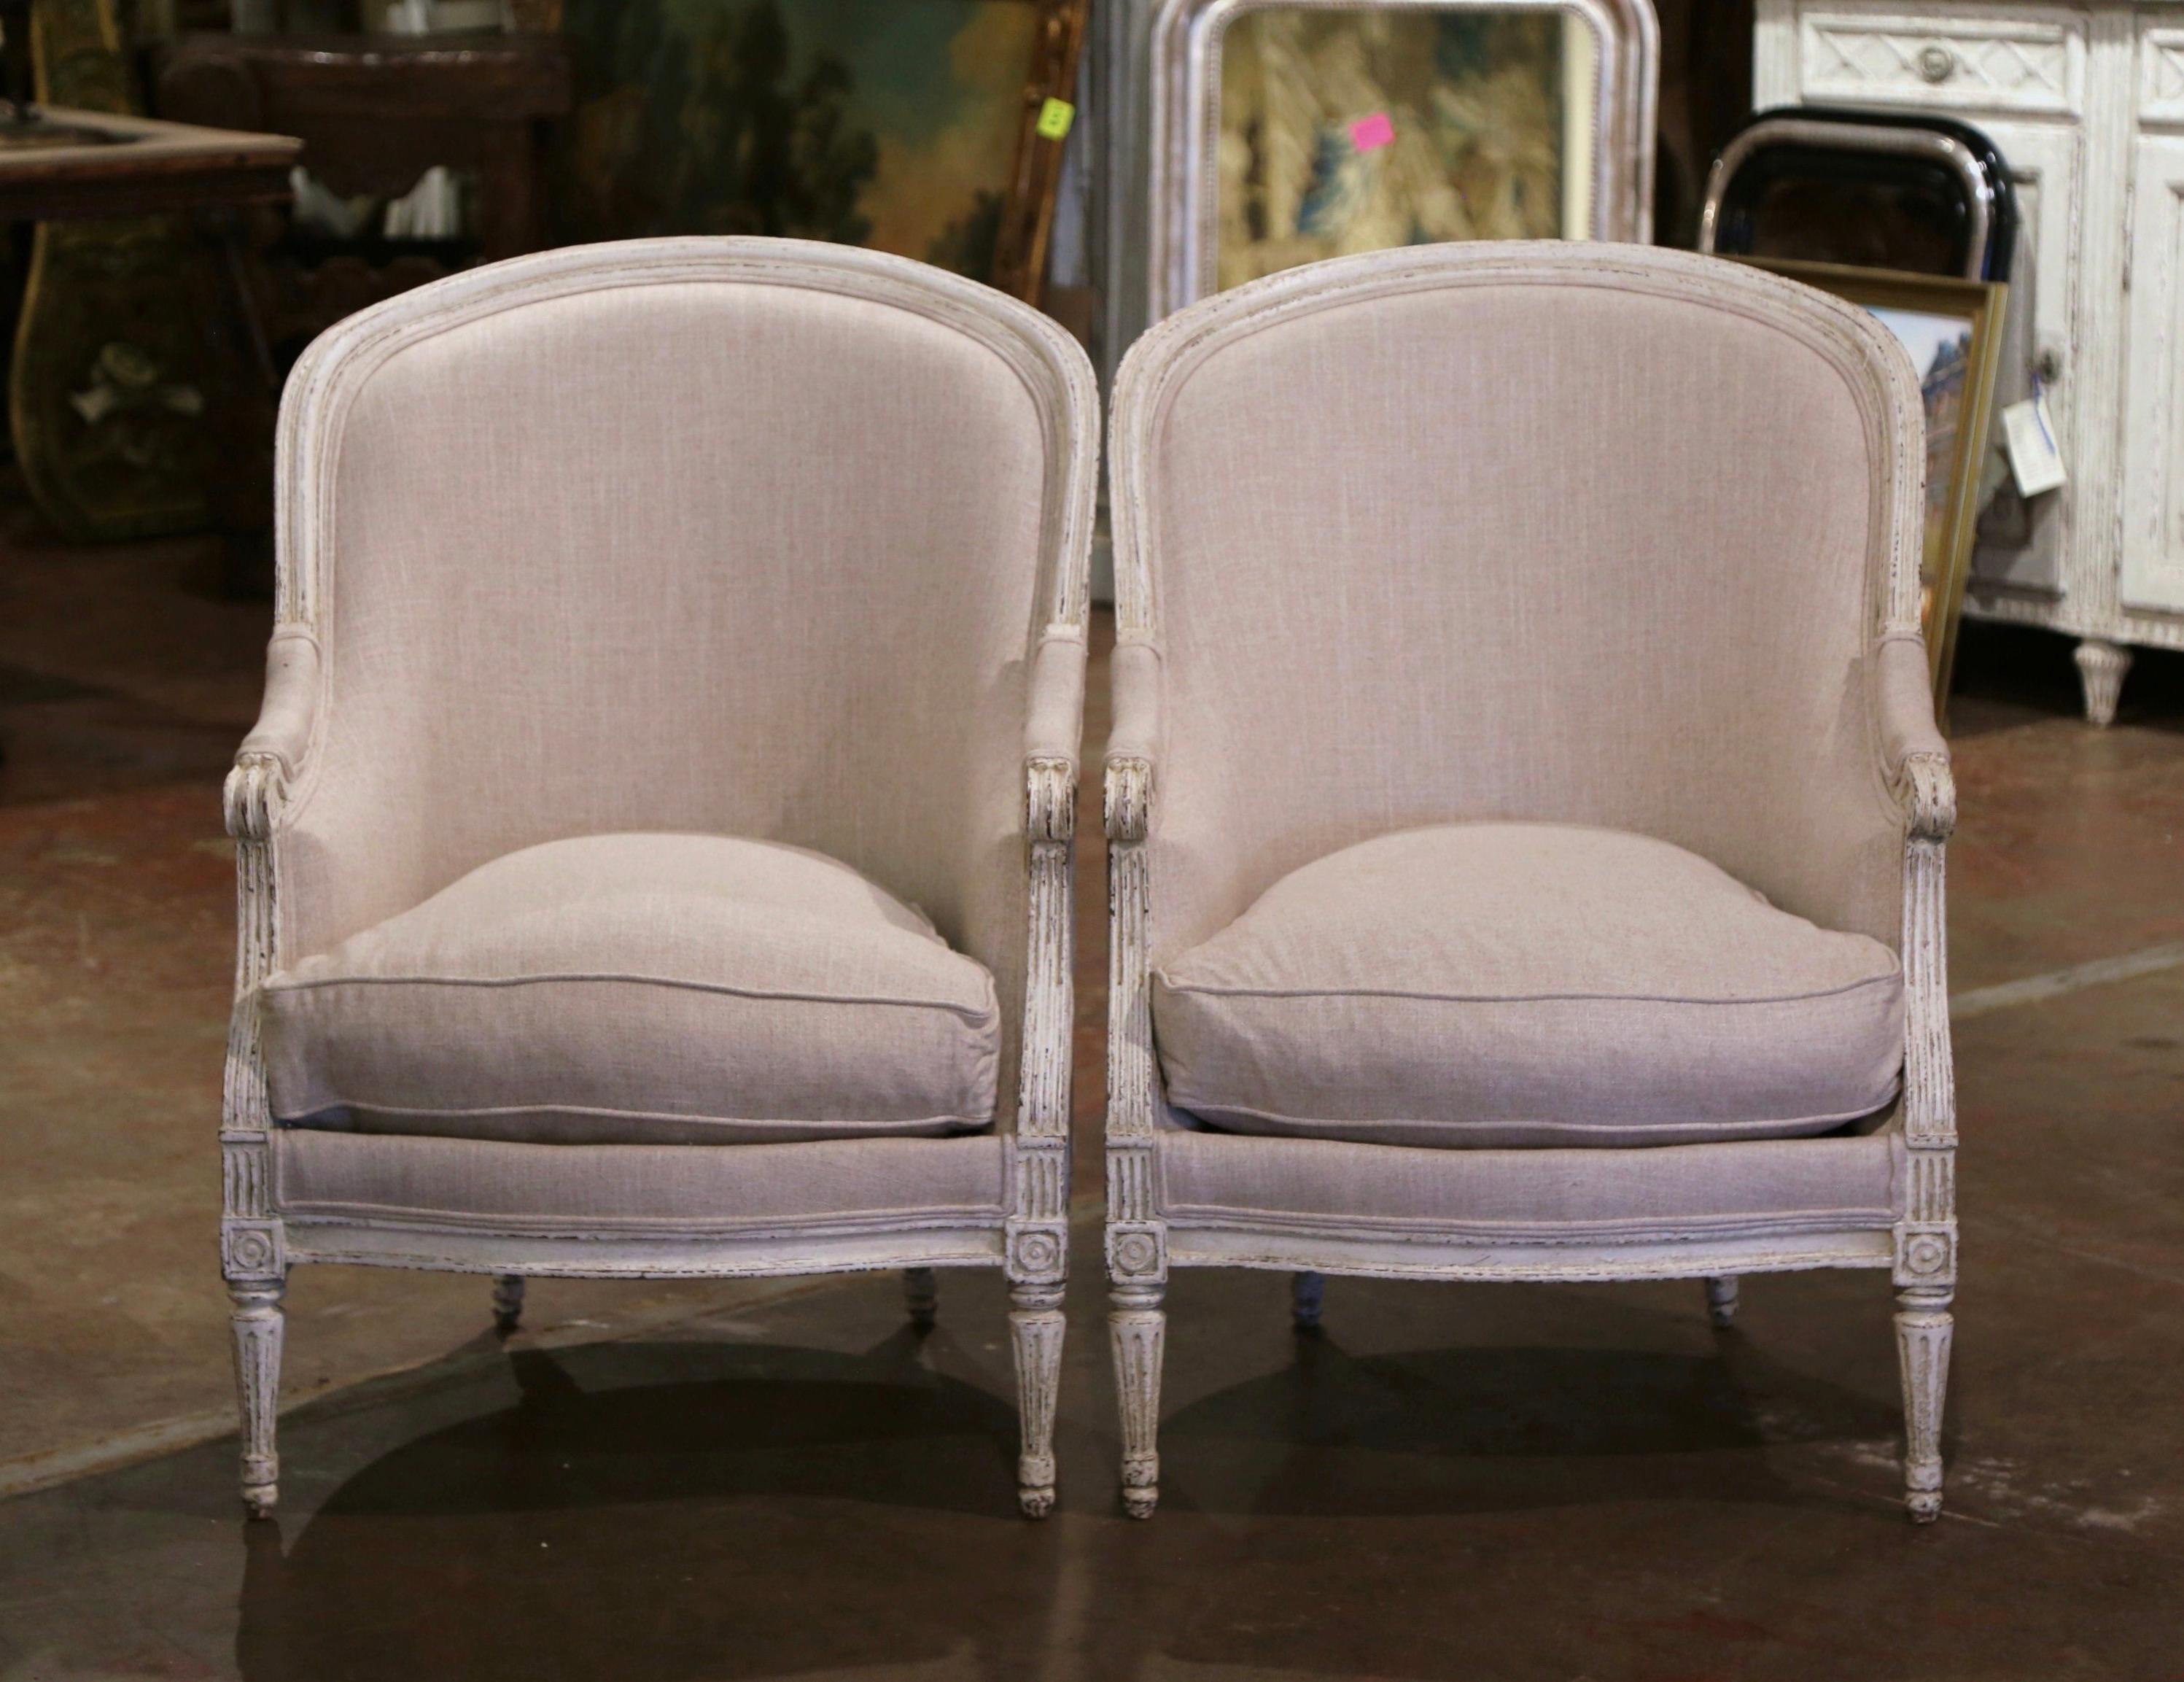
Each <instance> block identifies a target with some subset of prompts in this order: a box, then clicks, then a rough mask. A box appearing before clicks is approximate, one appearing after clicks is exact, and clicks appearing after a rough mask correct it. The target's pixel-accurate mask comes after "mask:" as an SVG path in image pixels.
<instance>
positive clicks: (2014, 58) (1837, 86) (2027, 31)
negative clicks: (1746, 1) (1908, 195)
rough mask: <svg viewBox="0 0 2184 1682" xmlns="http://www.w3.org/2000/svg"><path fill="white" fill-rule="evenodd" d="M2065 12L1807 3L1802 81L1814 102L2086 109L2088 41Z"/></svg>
mask: <svg viewBox="0 0 2184 1682" xmlns="http://www.w3.org/2000/svg"><path fill="white" fill-rule="evenodd" d="M2020 9H2021V8H2020ZM2066 18H2067V14H2063V15H2061V16H2056V17H2041V16H2038V15H2036V16H2034V17H2031V18H2024V17H2008V16H2002V15H1997V16H1993V17H1973V18H1958V17H1957V16H1955V15H1953V14H1948V15H1941V16H1936V15H1932V14H1925V13H1921V14H1912V15H1904V14H1897V13H1881V12H1875V11H1869V10H1865V9H1859V10H1856V11H1851V10H1828V11H1808V12H1805V13H1804V14H1802V18H1801V20H1800V21H1801V28H1800V31H1799V35H1800V39H1799V42H1798V47H1799V59H1800V67H1801V73H1800V77H1799V80H1800V82H1801V84H1802V90H1803V94H1804V98H1806V99H1807V100H1808V101H1809V102H1812V103H1821V102H1824V101H1829V100H1833V101H1836V102H1844V101H1847V102H1851V103H1862V104H1876V103H1886V104H1897V103H1902V104H1915V105H1923V106H1929V107H1935V108H1948V109H1978V110H1989V111H2022V112H2044V113H2048V114H2051V115H2066V114H2068V113H2070V112H2073V111H2077V110H2080V109H2083V103H2084V97H2085V80H2086V73H2085V67H2086V48H2085V40H2084V37H2083V36H2082V35H2081V33H2080V32H2079V31H2078V30H2076V29H2075V27H2073V26H2072V25H2070V23H2069V22H2068V21H2066Z"/></svg>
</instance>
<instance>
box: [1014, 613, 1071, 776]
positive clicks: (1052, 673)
mask: <svg viewBox="0 0 2184 1682" xmlns="http://www.w3.org/2000/svg"><path fill="white" fill-rule="evenodd" d="M1083 737H1084V632H1083V631H1081V630H1067V631H1062V630H1050V631H1049V632H1048V633H1047V634H1045V636H1044V637H1042V638H1040V639H1039V650H1038V652H1037V653H1035V654H1034V655H1033V657H1032V665H1031V694H1030V696H1029V708H1028V713H1027V716H1026V718H1025V720H1024V757H1025V759H1027V760H1033V759H1061V760H1067V762H1068V763H1070V764H1071V765H1072V766H1074V765H1075V764H1076V763H1077V753H1078V743H1079V742H1080V740H1082V739H1083Z"/></svg>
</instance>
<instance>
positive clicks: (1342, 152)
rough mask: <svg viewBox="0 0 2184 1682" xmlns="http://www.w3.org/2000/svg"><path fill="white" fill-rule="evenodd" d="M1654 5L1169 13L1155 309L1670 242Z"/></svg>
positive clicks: (1154, 244) (1624, 1) (1352, 3)
mask: <svg viewBox="0 0 2184 1682" xmlns="http://www.w3.org/2000/svg"><path fill="white" fill-rule="evenodd" d="M1659 52H1660V47H1659V36H1658V29H1657V27H1656V25H1655V23H1654V20H1653V13H1652V7H1651V6H1649V5H1647V4H1646V3H1644V0H1165V3H1164V4H1162V7H1161V9H1160V12H1159V14H1158V16H1157V17H1156V20H1155V22H1154V25H1153V35H1152V62H1151V90H1152V114H1151V135H1152V145H1151V154H1152V155H1151V228H1150V230H1149V235H1150V237H1149V239H1148V245H1149V247H1150V251H1149V259H1150V275H1149V297H1148V304H1149V306H1150V314H1151V318H1152V319H1153V320H1155V321H1157V320H1159V319H1160V318H1161V317H1162V316H1165V315H1167V314H1169V313H1170V312H1171V311H1173V310H1177V309H1179V308H1180V307H1181V306H1182V305H1185V304H1188V303H1190V301H1191V300H1192V299H1196V298H1202V297H1205V296H1206V295H1208V294H1210V293H1214V292H1217V291H1222V290H1224V289H1226V288H1229V287H1232V286H1236V285H1240V284H1241V283H1242V282H1245V281H1249V280H1256V279H1257V278H1259V277H1261V276H1262V275H1269V274H1273V273H1276V272H1278V271H1281V270H1284V269H1290V268H1295V266H1297V265H1299V264H1301V263H1309V262H1314V261H1318V260H1321V259H1323V258H1328V257H1340V256H1347V255H1350V254H1354V253H1357V252H1361V251H1377V250H1382V249H1386V248H1388V247H1390V246H1399V245H1422V244H1428V243H1437V242H1440V241H1446V240H1463V239H1556V238H1562V239H1616V240H1635V241H1640V242H1643V241H1645V240H1647V239H1649V238H1650V237H1652V198H1653V190H1652V169H1653V120H1654V98H1655V92H1656V85H1657V83H1658V76H1659V68H1658V66H1659Z"/></svg>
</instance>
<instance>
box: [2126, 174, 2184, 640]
mask: <svg viewBox="0 0 2184 1682" xmlns="http://www.w3.org/2000/svg"><path fill="white" fill-rule="evenodd" d="M2132 196H2133V205H2132V218H2133V219H2132V226H2131V256H2130V264H2131V294H2130V305H2129V315H2128V317H2127V321H2126V332H2127V334H2128V338H2127V339H2126V345H2125V355H2124V459H2123V571H2122V576H2121V578H2120V580H2119V584H2118V593H2119V594H2120V596H2121V598H2122V600H2123V601H2124V603H2125V605H2126V606H2133V607H2153V608H2159V609H2165V610H2166V611H2169V612H2184V379H2180V378H2179V377H2178V368H2177V362H2178V359H2179V358H2180V356H2184V285H2180V284H2179V275H2178V269H2179V265H2184V136H2180V135H2167V134H2159V135H2155V134H2149V135H2142V136H2141V137H2140V138H2139V141H2138V146H2137V179H2136V182H2135V186H2134V192H2133V195H2132Z"/></svg>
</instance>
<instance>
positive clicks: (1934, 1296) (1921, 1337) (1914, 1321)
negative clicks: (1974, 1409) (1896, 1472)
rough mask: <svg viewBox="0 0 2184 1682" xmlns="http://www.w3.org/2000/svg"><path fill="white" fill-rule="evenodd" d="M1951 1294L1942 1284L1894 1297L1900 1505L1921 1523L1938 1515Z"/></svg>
mask: <svg viewBox="0 0 2184 1682" xmlns="http://www.w3.org/2000/svg"><path fill="white" fill-rule="evenodd" d="M1954 1294H1955V1293H1954V1291H1953V1288H1951V1287H1949V1286H1947V1285H1944V1286H1942V1287H1940V1288H1935V1289H1929V1288H1925V1287H1923V1286H1913V1287H1911V1288H1908V1289H1905V1290H1900V1291H1898V1292H1897V1294H1896V1353H1897V1359H1898V1360H1899V1361H1901V1362H1902V1364H1903V1502H1904V1505H1905V1506H1908V1508H1909V1509H1910V1510H1911V1517H1913V1518H1914V1519H1915V1520H1917V1521H1918V1522H1919V1523H1921V1524H1931V1523H1933V1522H1934V1520H1936V1518H1939V1517H1941V1516H1942V1404H1943V1403H1944V1401H1946V1400H1947V1397H1948V1393H1949V1341H1950V1335H1951V1330H1952V1327H1953V1326H1954V1324H1955V1316H1953V1315H1952V1314H1950V1312H1949V1303H1950V1300H1951V1299H1952V1298H1953V1295H1954Z"/></svg>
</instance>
